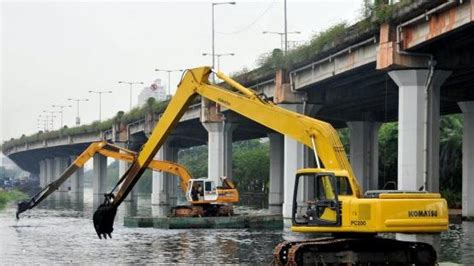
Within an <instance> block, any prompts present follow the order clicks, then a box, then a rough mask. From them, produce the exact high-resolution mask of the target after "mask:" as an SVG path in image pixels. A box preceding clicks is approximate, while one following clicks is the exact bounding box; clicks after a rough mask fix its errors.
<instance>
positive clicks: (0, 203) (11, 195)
mask: <svg viewBox="0 0 474 266" xmlns="http://www.w3.org/2000/svg"><path fill="white" fill-rule="evenodd" d="M27 197H28V196H27V195H26V194H25V193H23V192H21V191H19V190H9V191H7V190H0V210H1V209H3V208H5V206H7V204H8V203H9V202H13V201H18V200H22V199H26V198H27Z"/></svg>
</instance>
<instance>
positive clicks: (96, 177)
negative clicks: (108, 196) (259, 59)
mask: <svg viewBox="0 0 474 266" xmlns="http://www.w3.org/2000/svg"><path fill="white" fill-rule="evenodd" d="M93 173H94V174H93V176H92V191H93V192H92V193H93V202H94V203H93V204H94V207H96V206H98V205H100V204H101V203H102V202H103V201H104V193H108V191H107V157H104V156H102V155H100V154H96V155H94V157H93Z"/></svg>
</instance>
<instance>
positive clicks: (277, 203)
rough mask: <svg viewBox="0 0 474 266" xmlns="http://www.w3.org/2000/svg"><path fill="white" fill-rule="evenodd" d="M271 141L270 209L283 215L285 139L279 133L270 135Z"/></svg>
mask: <svg viewBox="0 0 474 266" xmlns="http://www.w3.org/2000/svg"><path fill="white" fill-rule="evenodd" d="M268 139H269V141H270V188H269V193H268V209H269V211H270V212H271V213H277V214H281V213H282V205H283V168H284V167H283V162H284V159H283V157H284V156H283V155H284V150H283V146H284V138H283V135H281V134H278V133H270V134H268Z"/></svg>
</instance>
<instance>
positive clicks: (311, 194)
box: [292, 169, 352, 227]
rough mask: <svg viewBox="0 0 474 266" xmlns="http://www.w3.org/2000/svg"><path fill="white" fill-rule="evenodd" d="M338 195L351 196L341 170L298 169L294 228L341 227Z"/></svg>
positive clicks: (294, 203)
mask: <svg viewBox="0 0 474 266" xmlns="http://www.w3.org/2000/svg"><path fill="white" fill-rule="evenodd" d="M341 193H342V195H351V194H352V189H351V186H350V183H349V179H348V177H347V174H346V173H344V171H328V170H326V169H303V170H300V171H299V172H298V174H297V175H296V179H295V190H294V194H293V215H292V216H293V219H292V220H293V226H298V225H305V226H333V227H334V226H341V202H340V201H339V195H340V194H341Z"/></svg>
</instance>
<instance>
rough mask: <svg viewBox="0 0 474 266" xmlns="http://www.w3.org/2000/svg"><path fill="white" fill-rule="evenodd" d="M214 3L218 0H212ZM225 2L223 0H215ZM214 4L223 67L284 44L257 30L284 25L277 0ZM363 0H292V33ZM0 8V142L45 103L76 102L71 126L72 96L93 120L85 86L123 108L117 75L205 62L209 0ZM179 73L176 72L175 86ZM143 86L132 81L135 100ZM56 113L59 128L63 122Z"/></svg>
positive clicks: (146, 74) (336, 17)
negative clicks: (81, 99) (107, 93)
mask: <svg viewBox="0 0 474 266" xmlns="http://www.w3.org/2000/svg"><path fill="white" fill-rule="evenodd" d="M214 2H219V0H215V1H214ZM221 2H222V1H221ZM236 2H237V4H236V5H219V6H216V7H215V10H216V15H215V20H216V32H217V34H216V53H235V56H234V57H222V58H221V70H222V71H224V72H226V73H231V72H235V71H239V70H241V69H242V68H244V67H247V68H250V69H251V68H253V67H255V65H256V60H257V59H258V58H259V56H260V55H261V54H263V53H267V52H269V51H271V50H272V49H273V48H278V47H280V37H279V36H277V35H263V34H262V31H265V30H266V31H282V30H283V0H262V1H239V0H236ZM361 2H362V1H361V0H345V1H342V0H340V1H334V0H327V1H317V0H313V1H296V0H288V2H287V6H288V30H289V31H301V34H299V35H289V40H290V41H305V40H308V39H309V38H310V37H311V36H312V35H313V34H315V33H316V32H318V31H321V30H324V29H326V28H327V27H329V26H331V25H333V24H335V23H337V22H341V21H347V22H349V23H350V22H354V21H355V20H357V19H358V18H359V17H360V8H361V5H362V4H361ZM0 8H1V42H0V45H1V58H0V59H1V69H0V70H1V71H0V73H1V76H0V79H1V90H0V104H1V108H0V126H1V132H0V141H3V140H8V139H10V138H18V137H20V136H21V134H27V135H29V134H33V133H35V132H37V131H38V127H37V119H38V115H39V114H41V113H42V111H43V110H53V108H52V107H51V105H53V104H56V105H61V104H73V105H74V108H69V109H66V110H65V111H64V124H65V125H68V126H69V127H71V126H74V118H75V116H76V108H75V103H68V101H67V98H89V99H90V101H89V102H86V103H82V104H81V111H80V116H81V119H82V122H83V123H91V122H92V121H94V120H98V109H99V107H98V105H99V104H98V97H97V95H91V94H89V93H88V91H89V90H111V91H113V93H112V94H109V95H104V97H103V101H102V118H103V119H107V118H110V117H113V116H114V115H115V114H116V113H117V111H119V110H124V111H127V110H128V109H129V88H128V86H125V85H120V84H118V83H117V82H118V81H119V80H130V81H143V82H145V84H150V83H151V82H152V81H153V80H154V79H156V78H162V79H163V82H164V83H165V84H166V83H167V75H166V74H163V73H157V72H155V71H154V69H155V68H167V69H176V68H191V67H196V66H201V65H210V64H211V58H210V57H203V56H202V55H201V54H202V53H205V52H210V50H211V1H152V2H112V1H102V2H98V3H96V2H94V3H92V2H73V1H62V2H50V1H43V2H38V1H35V2H18V1H11V2H8V1H3V2H1V3H0ZM178 78H179V75H178V74H174V75H172V79H171V85H172V89H174V88H175V86H176V83H177V81H178ZM140 90H141V88H139V87H138V86H137V87H136V88H135V89H134V92H133V94H134V96H133V102H134V104H135V103H136V101H137V96H138V94H139V92H140ZM59 123H60V122H59V118H58V119H56V120H55V125H54V126H55V128H57V127H58V126H59Z"/></svg>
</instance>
